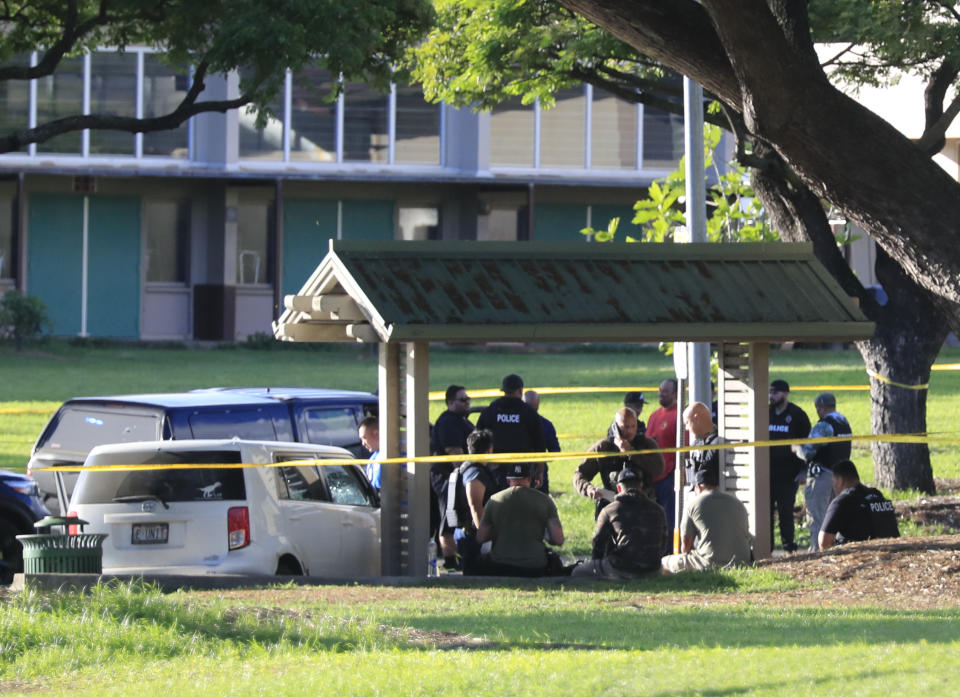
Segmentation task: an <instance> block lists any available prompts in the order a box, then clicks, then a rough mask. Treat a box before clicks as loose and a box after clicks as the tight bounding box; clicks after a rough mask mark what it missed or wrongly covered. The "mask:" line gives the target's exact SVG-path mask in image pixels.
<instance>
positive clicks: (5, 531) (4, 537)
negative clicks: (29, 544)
mask: <svg viewBox="0 0 960 697" xmlns="http://www.w3.org/2000/svg"><path fill="white" fill-rule="evenodd" d="M20 534H21V532H20V530H19V529H18V528H17V526H16V525H14V524H13V523H11V522H10V521H9V520H3V519H2V518H0V557H2V559H0V584H4V585H7V584H10V583H12V582H13V575H14V574H18V573H21V572H22V571H23V546H22V545H21V544H20V541H19V540H18V539H17V535H20Z"/></svg>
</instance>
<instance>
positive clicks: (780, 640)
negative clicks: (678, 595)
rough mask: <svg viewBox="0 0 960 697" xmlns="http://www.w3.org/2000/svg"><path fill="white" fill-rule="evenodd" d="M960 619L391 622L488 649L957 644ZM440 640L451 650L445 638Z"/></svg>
mask: <svg viewBox="0 0 960 697" xmlns="http://www.w3.org/2000/svg"><path fill="white" fill-rule="evenodd" d="M958 620H960V611H949V612H944V611H942V610H938V611H929V612H928V611H897V610H851V609H849V608H838V609H837V610H836V611H832V610H830V609H820V608H789V609H783V608H770V607H736V608H730V607H716V608H710V607H690V606H684V607H669V606H661V605H658V604H656V603H654V604H651V605H648V606H644V605H637V604H631V603H629V602H623V603H621V604H620V605H619V606H613V607H610V608H609V609H596V608H594V607H591V608H589V609H576V610H569V609H562V610H550V611H544V610H541V609H531V611H530V612H523V611H520V612H508V613H498V614H494V613H489V614H481V613H476V614H465V613H464V614H455V613H444V614H442V615H440V614H431V615H417V616H409V615H399V616H395V617H392V618H391V620H388V621H391V623H395V624H397V625H401V626H403V627H406V628H408V629H411V630H417V631H422V632H426V633H433V632H442V633H444V634H448V635H450V636H464V635H466V636H473V637H478V638H484V639H485V638H489V639H490V640H489V641H487V640H484V641H476V643H475V645H473V646H472V647H471V648H476V649H481V650H484V649H489V650H511V649H517V648H540V649H543V648H557V649H568V648H582V649H590V650H597V649H606V650H625V649H629V650H638V649H639V650H658V649H664V648H680V649H684V648H690V647H700V648H757V647H794V646H796V647H818V646H826V645H839V644H849V643H852V642H856V643H860V644H865V645H879V644H887V643H890V642H898V643H917V642H926V643H928V644H936V643H952V642H956V641H957V640H958V638H960V632H958V630H957V626H958V625H957V621H958ZM439 644H440V645H439V648H444V646H442V644H443V642H439ZM456 648H464V645H462V644H460V645H457V646H456Z"/></svg>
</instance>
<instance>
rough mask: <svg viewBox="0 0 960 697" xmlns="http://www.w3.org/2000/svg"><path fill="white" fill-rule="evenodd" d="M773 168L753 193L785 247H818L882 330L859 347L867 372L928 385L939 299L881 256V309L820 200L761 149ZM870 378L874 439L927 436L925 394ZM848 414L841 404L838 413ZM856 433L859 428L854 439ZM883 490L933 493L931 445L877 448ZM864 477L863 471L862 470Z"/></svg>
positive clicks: (940, 334)
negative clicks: (852, 266)
mask: <svg viewBox="0 0 960 697" xmlns="http://www.w3.org/2000/svg"><path fill="white" fill-rule="evenodd" d="M757 152H758V153H759V154H760V155H765V156H766V157H767V159H766V162H767V163H768V164H769V165H770V167H768V168H765V169H762V170H757V171H755V173H754V177H753V184H754V188H755V190H756V192H757V194H758V196H759V197H760V199H761V200H762V201H763V203H764V207H765V209H766V211H767V213H768V215H769V216H770V219H771V221H772V222H773V226H774V228H775V229H777V230H778V231H779V233H780V237H781V239H783V240H785V241H789V242H800V241H812V242H813V245H814V253H815V254H816V256H817V258H818V259H819V260H820V262H821V263H823V265H824V266H825V267H826V268H827V270H828V271H829V272H830V273H831V275H833V277H834V278H835V279H836V280H837V282H838V283H839V284H840V286H841V287H842V288H843V289H844V290H845V291H846V292H847V293H849V294H850V295H851V296H853V297H854V298H855V299H857V300H858V301H859V303H860V307H861V309H862V310H863V312H864V314H866V315H867V317H868V318H870V319H871V320H872V321H873V322H876V325H877V330H876V333H875V334H874V336H873V338H872V339H869V340H868V341H860V342H857V348H858V349H859V350H860V354H861V355H862V356H863V360H864V364H865V365H866V367H867V369H868V370H869V371H872V372H873V373H874V374H877V375H880V376H882V377H883V378H886V379H887V380H889V381H891V382H893V383H901V384H903V385H921V384H926V383H927V382H928V381H929V378H930V366H931V365H932V364H933V361H934V360H935V359H936V357H937V354H938V353H939V350H940V347H941V346H942V345H943V341H944V339H945V338H946V335H947V332H948V331H949V329H948V326H947V324H948V323H947V319H946V314H945V313H944V312H942V311H941V308H940V306H939V304H938V303H937V302H936V299H935V297H934V296H933V294H931V293H930V292H928V291H927V290H925V289H924V288H921V287H920V286H919V285H917V284H916V283H914V282H913V280H912V279H910V278H909V277H908V276H907V275H906V274H905V273H904V272H903V269H901V268H900V266H899V265H898V264H896V263H895V262H894V261H893V260H891V259H890V257H889V256H888V255H887V254H886V253H885V252H884V251H883V250H882V249H878V250H877V261H876V267H875V270H876V272H877V277H878V279H879V280H880V282H881V283H882V284H883V288H884V290H885V292H886V293H887V296H888V298H889V299H888V301H887V303H886V304H884V305H881V304H880V303H878V302H877V301H876V300H875V298H874V297H873V296H872V295H871V294H870V293H868V292H867V290H866V289H865V288H864V287H863V285H862V284H861V283H860V281H859V280H858V279H857V277H856V276H855V275H854V274H853V272H852V271H851V269H850V267H849V266H848V265H847V263H846V260H845V259H844V258H843V256H842V255H841V254H840V251H839V249H838V248H837V244H836V241H835V240H834V237H833V233H832V232H831V230H830V226H829V223H828V221H827V217H826V214H825V213H824V210H823V206H822V204H821V203H820V200H819V199H818V198H817V196H815V195H814V194H813V192H812V191H810V190H809V189H808V188H806V187H805V186H803V185H802V184H800V183H799V182H789V181H788V173H787V171H786V170H785V169H784V168H783V166H782V161H780V160H779V158H777V157H776V155H774V154H773V153H772V152H770V151H769V149H766V148H764V147H763V146H760V147H758V148H757ZM891 382H885V381H883V380H880V379H876V378H871V380H870V398H871V404H870V413H871V419H870V421H871V430H872V433H876V434H883V433H890V434H893V433H901V434H906V433H923V432H925V431H926V430H927V391H926V390H925V389H922V390H918V389H910V388H905V387H900V386H897V385H894V384H891ZM839 409H840V411H841V412H843V404H842V403H841V404H840V405H839ZM857 430H858V428H857V426H856V425H854V432H857ZM871 450H872V453H873V461H874V478H875V480H876V483H877V485H878V486H882V487H886V488H893V489H919V490H920V491H923V492H924V493H933V492H934V483H933V470H932V468H931V466H930V450H929V448H928V447H927V445H926V444H907V443H873V444H872V447H871ZM861 469H864V468H862V467H861Z"/></svg>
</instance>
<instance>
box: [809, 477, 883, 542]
mask: <svg viewBox="0 0 960 697" xmlns="http://www.w3.org/2000/svg"><path fill="white" fill-rule="evenodd" d="M821 530H823V532H828V533H831V534H833V535H836V536H837V537H836V541H837V543H838V544H841V543H843V542H853V541H856V540H872V539H876V538H881V537H900V530H899V529H898V528H897V514H896V513H895V512H894V510H893V502H892V501H890V500H888V499H886V498H884V496H883V494H881V493H880V491H878V490H877V489H873V488H871V487H867V486H864V485H863V484H857V485H856V486H851V487H849V488H847V489H844V490H843V491H841V492H840V493H839V494H838V495H837V497H836V498H835V499H834V500H833V501H831V502H830V505H829V506H828V507H827V514H826V515H825V516H824V518H823V527H822V528H821Z"/></svg>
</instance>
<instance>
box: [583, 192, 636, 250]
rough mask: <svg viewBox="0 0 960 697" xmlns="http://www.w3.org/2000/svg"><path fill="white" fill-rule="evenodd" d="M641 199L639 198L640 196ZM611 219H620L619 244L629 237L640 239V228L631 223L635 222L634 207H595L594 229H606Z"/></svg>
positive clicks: (612, 205) (601, 205) (618, 229)
mask: <svg viewBox="0 0 960 697" xmlns="http://www.w3.org/2000/svg"><path fill="white" fill-rule="evenodd" d="M638 198H639V196H638ZM611 218H620V226H619V227H618V228H617V237H616V240H617V242H623V241H624V240H625V239H626V237H627V235H629V236H630V237H633V238H634V239H640V234H641V233H640V228H639V227H637V226H636V225H634V224H633V223H631V222H630V221H631V220H633V205H632V204H630V205H616V204H600V205H595V206H594V207H593V215H592V221H591V224H592V225H593V227H594V229H597V228H602V229H604V230H605V229H606V228H607V224H608V223H609V222H610V219H611Z"/></svg>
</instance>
